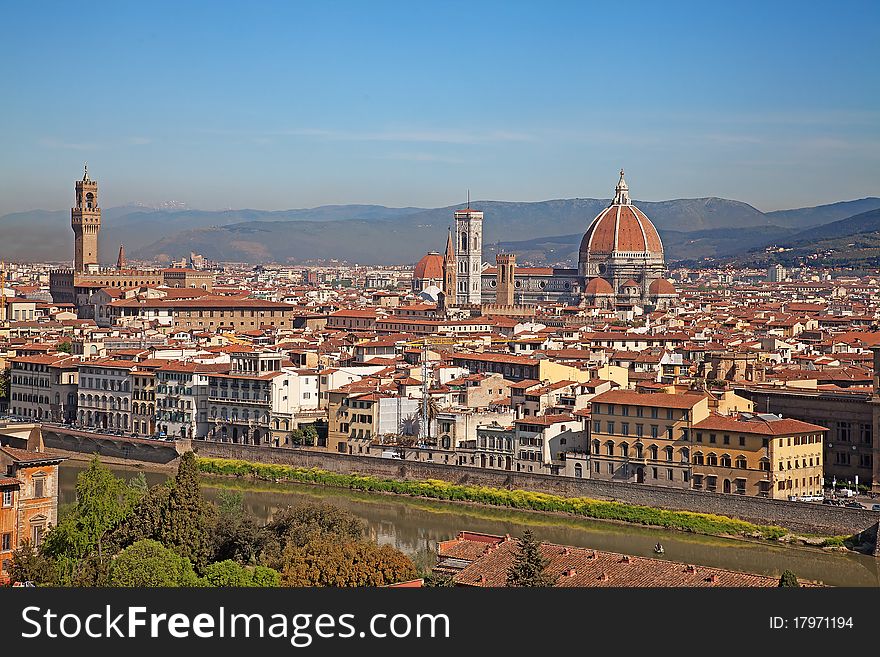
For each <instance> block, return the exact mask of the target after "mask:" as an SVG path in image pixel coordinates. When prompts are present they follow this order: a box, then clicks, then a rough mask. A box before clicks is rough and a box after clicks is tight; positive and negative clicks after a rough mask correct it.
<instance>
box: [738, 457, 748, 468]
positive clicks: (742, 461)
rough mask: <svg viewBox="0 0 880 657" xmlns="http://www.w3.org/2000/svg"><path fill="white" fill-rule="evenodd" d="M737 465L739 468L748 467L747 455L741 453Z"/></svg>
mask: <svg viewBox="0 0 880 657" xmlns="http://www.w3.org/2000/svg"><path fill="white" fill-rule="evenodd" d="M736 467H737V468H739V469H740V470H745V469H746V467H747V465H746V457H745V456H742V455H740V456H737V457H736Z"/></svg>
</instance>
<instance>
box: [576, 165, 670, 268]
mask: <svg viewBox="0 0 880 657" xmlns="http://www.w3.org/2000/svg"><path fill="white" fill-rule="evenodd" d="M615 192H616V193H615V195H614V200H613V201H612V202H611V205H609V206H608V207H607V208H605V209H604V210H602V212H600V213H599V215H598V216H597V217H596V218H595V219H593V223H591V224H590V227H589V228H588V229H587V232H586V233H585V234H584V237H583V239H582V240H581V248H580V260H581V261H582V262H586V261H587V260H588V259H590V258H593V259H595V258H597V257H603V256H609V255H611V254H613V253H620V254H630V253H632V254H638V255H644V256H653V257H662V256H663V243H662V242H661V241H660V235H658V234H657V229H656V228H654V224H652V223H651V220H650V219H648V217H647V216H645V213H644V212H642V211H641V210H639V209H638V208H637V207H636V206H634V205H633V204H632V201H630V198H629V188H628V187H627V184H626V181H625V180H624V179H623V169H621V170H620V181H619V182H618V183H617V187H616V188H615Z"/></svg>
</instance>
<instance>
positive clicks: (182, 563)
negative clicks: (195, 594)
mask: <svg viewBox="0 0 880 657" xmlns="http://www.w3.org/2000/svg"><path fill="white" fill-rule="evenodd" d="M110 583H111V584H112V585H113V586H150V587H166V586H199V585H200V584H202V582H200V580H199V578H198V576H197V575H196V573H195V571H194V570H193V567H192V563H190V560H189V559H187V558H186V557H182V556H180V555H179V554H177V553H176V552H175V551H174V550H171V549H169V548H166V547H165V546H164V545H162V544H161V543H159V542H158V541H152V540H149V539H147V540H143V541H138V542H137V543H135V544H133V545H130V546H129V547H127V548H125V549H124V550H123V551H122V552H120V553H119V555H117V557H116V558H115V559H114V560H113V565H112V566H111V569H110Z"/></svg>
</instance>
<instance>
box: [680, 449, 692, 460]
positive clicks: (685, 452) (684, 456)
mask: <svg viewBox="0 0 880 657" xmlns="http://www.w3.org/2000/svg"><path fill="white" fill-rule="evenodd" d="M690 460H691V451H690V450H689V449H688V448H687V447H682V448H681V462H682V463H687V462H689V461H690Z"/></svg>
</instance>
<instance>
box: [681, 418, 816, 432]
mask: <svg viewBox="0 0 880 657" xmlns="http://www.w3.org/2000/svg"><path fill="white" fill-rule="evenodd" d="M747 417H749V418H751V419H745V418H747ZM694 429H702V430H710V431H713V430H714V431H730V432H738V433H753V434H760V435H763V436H784V435H788V434H796V433H817V432H820V431H822V432H824V431H828V429H826V428H825V427H822V426H819V425H818V424H811V423H809V422H802V421H801V420H794V419H791V418H780V419H778V420H772V419H769V417H768V416H765V417H761V416H760V415H751V414H750V415H747V416H743V415H740V416H728V415H710V416H709V417H707V418H706V419H705V420H701V421H700V422H698V423H697V424H695V425H694Z"/></svg>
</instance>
